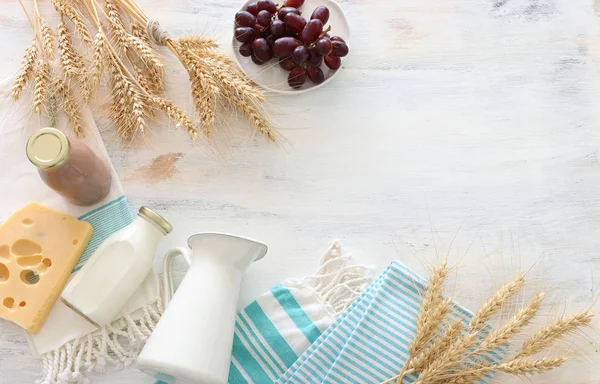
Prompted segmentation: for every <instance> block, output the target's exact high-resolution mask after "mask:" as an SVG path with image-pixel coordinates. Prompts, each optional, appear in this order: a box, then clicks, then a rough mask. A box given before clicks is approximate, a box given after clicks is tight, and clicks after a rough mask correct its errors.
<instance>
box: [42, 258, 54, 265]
mask: <svg viewBox="0 0 600 384" xmlns="http://www.w3.org/2000/svg"><path fill="white" fill-rule="evenodd" d="M42 263H43V264H44V265H45V266H46V267H50V266H52V260H50V259H44V260H42Z"/></svg>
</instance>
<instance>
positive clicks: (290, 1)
mask: <svg viewBox="0 0 600 384" xmlns="http://www.w3.org/2000/svg"><path fill="white" fill-rule="evenodd" d="M283 4H284V5H285V6H286V7H294V8H300V7H301V6H302V4H304V0H285V2H284V3H283Z"/></svg>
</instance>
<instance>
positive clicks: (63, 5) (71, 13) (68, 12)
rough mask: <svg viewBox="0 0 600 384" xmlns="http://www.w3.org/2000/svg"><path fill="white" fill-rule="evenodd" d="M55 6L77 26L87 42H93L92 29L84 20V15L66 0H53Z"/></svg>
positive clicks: (81, 36)
mask: <svg viewBox="0 0 600 384" xmlns="http://www.w3.org/2000/svg"><path fill="white" fill-rule="evenodd" d="M52 3H53V4H54V8H55V9H56V10H57V11H58V13H60V15H61V16H64V17H66V18H67V19H69V21H70V22H71V23H72V24H73V25H74V26H75V30H76V31H77V33H78V34H79V37H80V38H81V40H82V41H83V42H84V43H85V44H88V45H89V44H91V43H92V36H91V35H90V31H89V29H88V27H87V25H86V24H85V22H84V21H83V16H82V15H81V14H80V13H79V12H78V11H77V10H76V9H75V8H74V7H73V6H72V5H71V4H70V3H69V2H68V1H66V0H52Z"/></svg>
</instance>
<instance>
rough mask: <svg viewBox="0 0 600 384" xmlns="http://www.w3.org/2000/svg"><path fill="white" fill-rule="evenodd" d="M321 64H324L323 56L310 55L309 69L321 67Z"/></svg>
mask: <svg viewBox="0 0 600 384" xmlns="http://www.w3.org/2000/svg"><path fill="white" fill-rule="evenodd" d="M321 64H323V56H320V55H310V59H308V66H309V67H320V66H321Z"/></svg>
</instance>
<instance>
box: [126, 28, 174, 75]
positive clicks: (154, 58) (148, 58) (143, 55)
mask: <svg viewBox="0 0 600 384" xmlns="http://www.w3.org/2000/svg"><path fill="white" fill-rule="evenodd" d="M127 39H128V40H129V43H130V44H131V46H132V47H133V49H134V50H135V52H136V53H137V54H138V56H139V57H140V59H142V61H143V62H144V64H145V65H146V66H147V67H148V68H149V69H150V70H152V71H154V72H155V73H157V74H161V73H162V71H163V69H164V67H165V65H164V64H163V62H162V60H161V59H160V58H159V57H158V55H157V54H156V53H155V52H154V50H153V49H152V47H151V46H150V45H148V44H146V42H144V40H142V39H140V38H137V37H135V36H133V35H128V36H127Z"/></svg>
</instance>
